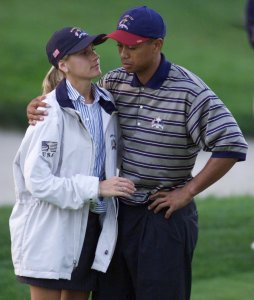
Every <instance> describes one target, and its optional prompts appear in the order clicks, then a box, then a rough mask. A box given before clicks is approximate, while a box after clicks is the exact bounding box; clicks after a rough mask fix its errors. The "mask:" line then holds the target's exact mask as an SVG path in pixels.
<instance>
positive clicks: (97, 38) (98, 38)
mask: <svg viewBox="0 0 254 300" xmlns="http://www.w3.org/2000/svg"><path fill="white" fill-rule="evenodd" d="M106 40H107V37H106V34H98V35H91V36H86V37H85V38H83V39H82V40H81V41H80V42H79V43H78V44H77V45H75V46H74V47H73V48H71V49H70V50H69V51H68V53H66V54H74V53H77V52H79V51H81V50H83V49H85V48H86V47H88V46H89V45H90V44H94V45H99V44H102V43H104V42H105V41H106Z"/></svg>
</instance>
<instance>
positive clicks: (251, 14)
mask: <svg viewBox="0 0 254 300" xmlns="http://www.w3.org/2000/svg"><path fill="white" fill-rule="evenodd" d="M245 26H246V30H247V34H248V39H249V42H250V44H251V46H252V47H254V0H248V1H247V2H246V7H245Z"/></svg>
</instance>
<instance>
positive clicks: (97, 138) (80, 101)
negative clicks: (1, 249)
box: [66, 80, 106, 213]
mask: <svg viewBox="0 0 254 300" xmlns="http://www.w3.org/2000/svg"><path fill="white" fill-rule="evenodd" d="M66 86H67V92H68V96H69V98H70V99H71V100H72V103H73V106H74V108H75V109H76V110H77V111H78V112H79V113H80V116H81V119H82V121H83V123H84V124H85V126H86V128H87V130H88V132H89V133H90V135H91V137H92V140H93V143H94V146H95V163H94V168H93V173H92V174H91V175H92V176H96V177H99V179H100V180H103V179H105V155H106V150H105V142H104V134H103V123H102V116H101V106H100V104H99V100H100V97H101V96H103V98H105V95H104V94H103V95H102V94H101V92H100V91H99V89H98V88H97V87H96V85H94V84H92V93H93V96H94V101H93V103H92V104H86V103H85V98H84V97H83V96H82V95H80V94H79V92H78V91H77V90H76V89H75V88H74V87H73V86H72V85H71V83H70V82H69V81H68V80H66ZM84 155H85V153H84ZM90 210H91V211H93V212H96V213H102V212H105V210H106V202H105V201H103V199H102V198H100V199H98V201H97V203H96V204H95V205H94V207H93V206H92V205H91V208H90Z"/></svg>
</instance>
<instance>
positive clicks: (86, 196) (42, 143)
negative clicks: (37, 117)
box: [21, 111, 99, 209]
mask: <svg viewBox="0 0 254 300" xmlns="http://www.w3.org/2000/svg"><path fill="white" fill-rule="evenodd" d="M29 130H30V138H29V137H27V143H26V147H25V148H26V149H23V150H22V149H21V151H23V152H24V153H23V152H21V157H23V158H22V159H23V165H24V179H25V185H26V188H27V189H28V190H29V192H30V193H31V194H32V196H33V197H35V198H38V199H40V200H42V201H46V202H49V203H51V204H53V205H56V206H58V207H60V208H62V209H79V208H81V207H82V206H83V205H84V203H85V202H88V201H91V200H93V201H94V200H95V199H97V197H98V188H99V178H97V177H93V176H85V175H83V174H74V175H73V176H71V177H70V178H66V177H59V176H57V174H59V167H60V166H61V151H62V149H61V147H63V146H62V145H65V141H62V140H61V139H62V122H61V117H60V116H59V113H58V112H57V111H50V112H49V116H48V117H47V118H45V120H44V121H43V122H40V123H38V124H37V125H36V126H35V127H32V128H29ZM28 135H29V132H28ZM65 146H67V147H68V145H65ZM70 164H71V162H70Z"/></svg>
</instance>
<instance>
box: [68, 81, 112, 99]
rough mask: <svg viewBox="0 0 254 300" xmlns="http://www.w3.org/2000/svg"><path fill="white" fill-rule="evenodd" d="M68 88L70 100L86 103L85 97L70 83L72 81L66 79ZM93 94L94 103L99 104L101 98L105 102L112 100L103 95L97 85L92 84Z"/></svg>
mask: <svg viewBox="0 0 254 300" xmlns="http://www.w3.org/2000/svg"><path fill="white" fill-rule="evenodd" d="M66 88H67V93H68V97H69V99H71V100H72V101H78V100H79V101H82V102H86V101H85V97H84V96H82V95H81V94H80V93H79V92H78V91H77V90H76V89H75V88H74V87H73V86H72V84H71V83H70V81H69V80H68V79H66ZM92 93H93V96H94V101H93V103H97V102H99V101H100V98H101V97H102V98H103V99H104V100H106V101H110V99H109V98H108V97H107V96H106V95H104V94H102V92H101V91H100V90H99V89H98V88H97V86H96V85H95V84H92Z"/></svg>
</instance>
